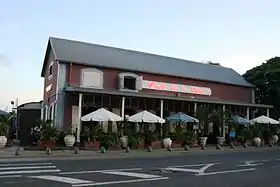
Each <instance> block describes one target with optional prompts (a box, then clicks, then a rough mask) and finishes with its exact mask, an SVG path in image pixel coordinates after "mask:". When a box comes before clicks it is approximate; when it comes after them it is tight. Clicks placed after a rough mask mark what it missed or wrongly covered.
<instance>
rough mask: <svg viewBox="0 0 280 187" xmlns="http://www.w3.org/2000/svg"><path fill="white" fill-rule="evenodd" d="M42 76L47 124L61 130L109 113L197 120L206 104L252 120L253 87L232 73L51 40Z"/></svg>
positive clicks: (205, 66)
mask: <svg viewBox="0 0 280 187" xmlns="http://www.w3.org/2000/svg"><path fill="white" fill-rule="evenodd" d="M41 76H42V77H43V78H44V80H45V81H44V99H43V108H42V112H43V115H42V118H43V119H51V120H53V123H54V124H55V125H56V126H57V128H59V129H64V130H65V129H67V128H68V127H69V126H72V127H78V128H79V127H80V120H79V119H80V117H81V116H83V115H86V114H88V113H90V112H92V111H94V110H96V109H97V108H100V107H104V108H106V109H108V110H110V111H112V112H114V113H116V114H118V115H120V116H122V117H124V116H125V115H132V114H134V113H137V112H138V111H140V110H144V109H147V110H150V111H151V112H153V113H155V114H157V115H159V116H161V117H166V116H168V115H170V114H172V113H175V112H179V111H181V112H185V113H187V114H189V115H192V116H195V113H196V109H197V107H198V106H199V105H201V104H207V105H209V106H210V107H211V108H213V109H215V108H217V107H221V106H222V107H223V108H224V109H226V108H228V109H230V110H231V111H232V112H233V113H235V114H239V115H243V116H245V117H247V118H250V117H252V115H253V114H254V110H256V109H260V108H261V109H265V111H266V114H267V115H269V109H270V108H272V106H269V105H261V104H256V103H255V102H254V101H255V98H254V97H255V96H254V86H253V85H251V84H249V83H248V82H246V80H244V79H243V77H242V76H241V75H239V74H238V73H237V72H235V71H234V70H232V69H230V68H225V67H221V66H217V65H211V64H204V63H198V62H192V61H186V60H182V59H175V58H170V57H164V56H159V55H153V54H148V53H142V52H136V51H130V50H124V49H118V48H113V47H106V46H101V45H95V44H89V43H84V42H78V41H71V40H66V39H59V38H50V39H49V41H48V46H47V50H46V55H45V59H44V64H43V68H42V73H41Z"/></svg>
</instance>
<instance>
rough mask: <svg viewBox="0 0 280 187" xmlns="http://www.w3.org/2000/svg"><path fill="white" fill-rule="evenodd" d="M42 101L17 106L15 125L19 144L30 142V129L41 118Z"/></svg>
mask: <svg viewBox="0 0 280 187" xmlns="http://www.w3.org/2000/svg"><path fill="white" fill-rule="evenodd" d="M41 108H42V101H40V102H29V103H24V104H22V105H20V106H18V107H17V117H16V119H17V127H18V132H16V133H18V139H19V140H20V145H22V146H26V145H31V144H32V136H31V131H32V128H33V127H34V125H35V124H36V123H37V122H38V120H40V118H41Z"/></svg>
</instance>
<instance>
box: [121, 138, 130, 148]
mask: <svg viewBox="0 0 280 187" xmlns="http://www.w3.org/2000/svg"><path fill="white" fill-rule="evenodd" d="M120 141H121V145H122V147H123V148H125V147H127V145H128V137H127V136H122V137H120Z"/></svg>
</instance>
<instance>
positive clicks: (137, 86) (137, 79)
mask: <svg viewBox="0 0 280 187" xmlns="http://www.w3.org/2000/svg"><path fill="white" fill-rule="evenodd" d="M125 77H133V78H135V90H131V89H126V88H124V79H125ZM142 80H143V77H142V76H139V75H137V74H135V73H130V72H124V73H120V74H119V90H120V91H128V92H139V91H140V90H142ZM138 82H139V83H138Z"/></svg>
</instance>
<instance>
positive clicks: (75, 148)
mask: <svg viewBox="0 0 280 187" xmlns="http://www.w3.org/2000/svg"><path fill="white" fill-rule="evenodd" d="M79 153H80V150H79V147H78V146H75V147H74V154H79Z"/></svg>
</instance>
